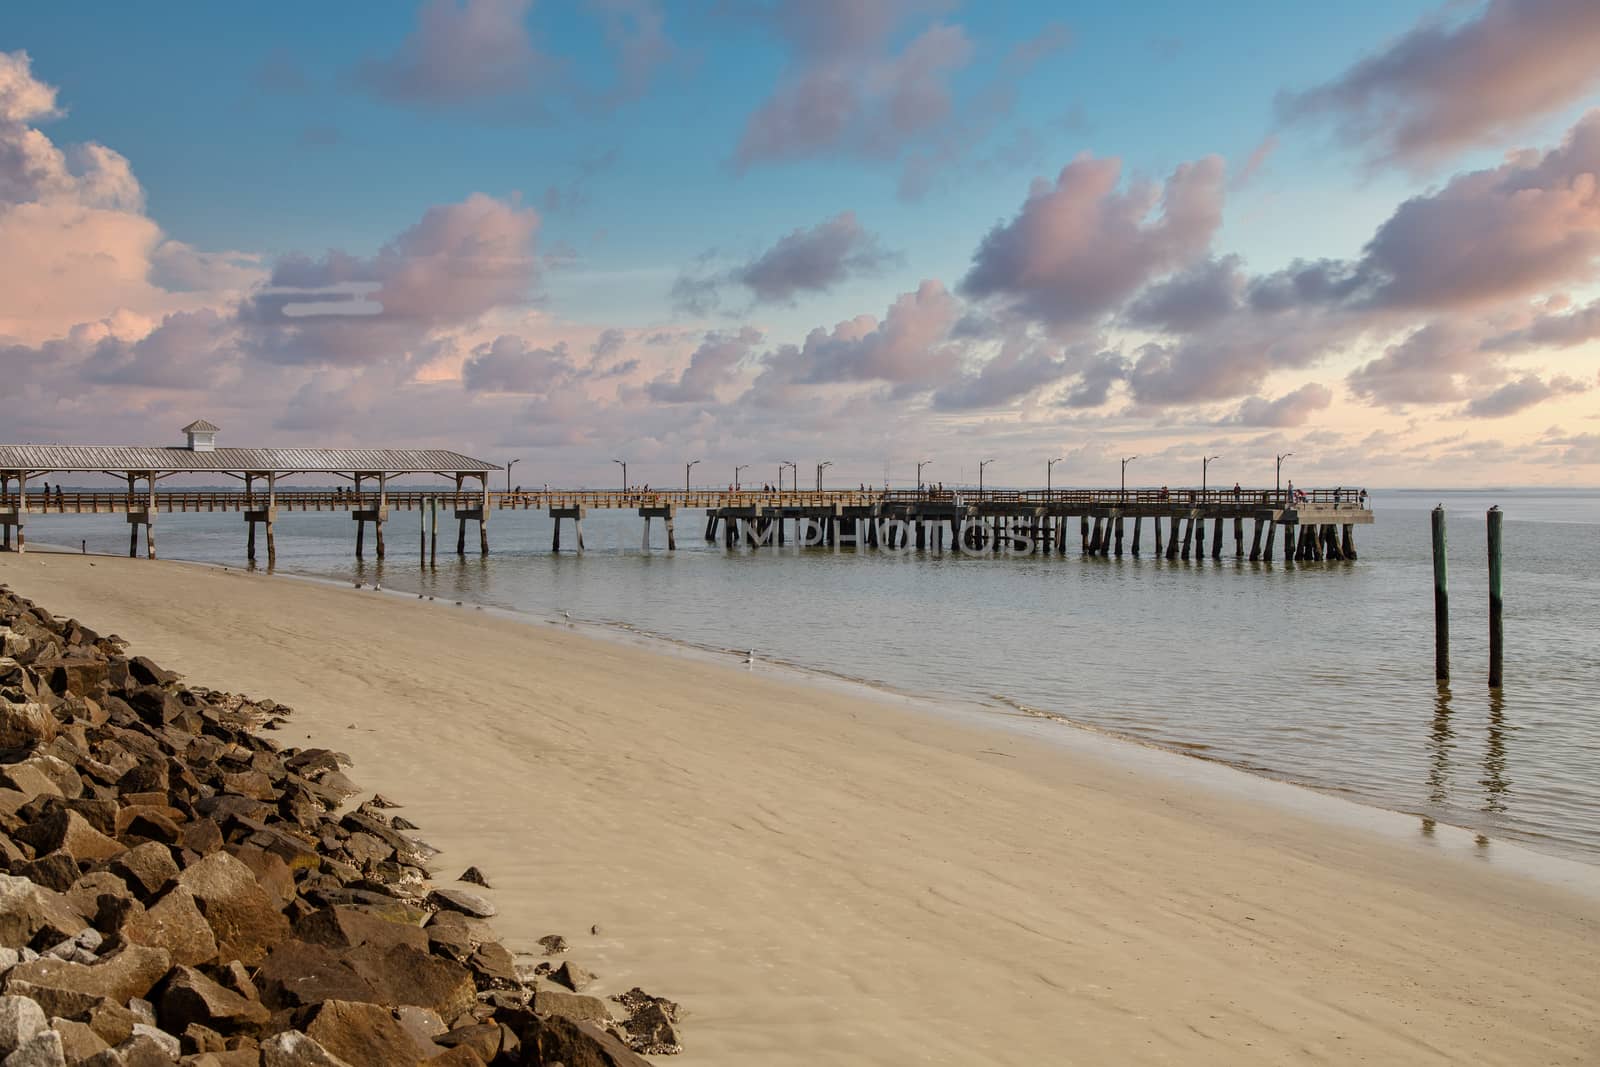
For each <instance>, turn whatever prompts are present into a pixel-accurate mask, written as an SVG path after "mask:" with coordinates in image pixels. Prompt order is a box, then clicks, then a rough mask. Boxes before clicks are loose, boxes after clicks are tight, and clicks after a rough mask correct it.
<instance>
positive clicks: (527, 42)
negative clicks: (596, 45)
mask: <svg viewBox="0 0 1600 1067" xmlns="http://www.w3.org/2000/svg"><path fill="white" fill-rule="evenodd" d="M531 7H532V0H425V2H424V3H423V5H422V7H421V8H420V9H419V10H418V12H417V25H416V28H415V29H414V30H412V32H411V33H410V35H409V36H407V37H406V38H405V40H403V41H402V42H401V43H400V46H399V47H398V48H397V49H396V50H395V51H394V53H393V54H391V55H389V56H385V57H380V58H375V59H369V60H367V61H366V62H364V63H362V64H361V66H360V67H359V68H358V70H357V77H358V79H359V80H360V81H361V82H362V83H363V84H365V85H366V86H367V87H368V88H370V89H371V90H372V91H373V92H375V93H376V94H377V95H379V96H380V97H382V98H384V99H386V100H389V101H390V102H392V103H397V104H406V105H411V106H419V107H428V108H441V107H454V106H459V105H462V104H470V103H474V102H480V101H483V100H492V99H495V98H498V97H505V96H507V95H512V94H517V95H521V94H526V93H528V92H529V90H530V89H531V88H532V87H533V83H534V76H535V73H536V72H537V71H539V70H540V69H541V68H543V67H544V65H545V64H546V62H547V60H546V59H545V58H544V57H543V56H541V55H540V53H539V50H538V49H537V48H535V47H534V44H533V38H532V36H531V35H530V34H529V31H528V25H527V17H528V11H529V9H530V8H531Z"/></svg>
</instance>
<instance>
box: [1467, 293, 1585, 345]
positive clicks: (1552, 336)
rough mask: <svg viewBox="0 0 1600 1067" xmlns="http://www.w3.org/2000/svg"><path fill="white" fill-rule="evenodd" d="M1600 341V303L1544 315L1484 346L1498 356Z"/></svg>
mask: <svg viewBox="0 0 1600 1067" xmlns="http://www.w3.org/2000/svg"><path fill="white" fill-rule="evenodd" d="M1597 337H1600V300H1595V301H1592V302H1591V303H1589V304H1587V305H1585V306H1584V307H1581V308H1579V309H1577V310H1576V311H1569V312H1566V313H1565V314H1555V315H1552V314H1542V315H1539V316H1538V317H1537V318H1535V319H1534V320H1533V321H1532V322H1531V323H1529V324H1528V325H1526V326H1523V327H1521V328H1520V329H1516V330H1509V331H1507V332H1505V333H1503V334H1500V335H1498V336H1495V337H1490V338H1488V339H1487V340H1485V341H1484V342H1483V347H1484V348H1485V349H1487V350H1490V351H1496V352H1525V351H1528V350H1529V349H1534V348H1571V347H1573V346H1574V345H1581V344H1584V343H1585V342H1587V341H1592V340H1594V339H1595V338H1597Z"/></svg>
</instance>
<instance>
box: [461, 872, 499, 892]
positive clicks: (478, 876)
mask: <svg viewBox="0 0 1600 1067" xmlns="http://www.w3.org/2000/svg"><path fill="white" fill-rule="evenodd" d="M456 881H458V882H470V883H472V884H473V885H481V886H483V888H485V889H493V888H494V887H493V886H491V885H490V884H489V879H487V878H485V877H484V876H483V872H482V871H480V870H478V868H476V867H468V868H467V869H466V870H464V871H462V872H461V874H460V876H459V877H458V878H456Z"/></svg>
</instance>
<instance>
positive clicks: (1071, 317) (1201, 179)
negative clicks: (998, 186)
mask: <svg viewBox="0 0 1600 1067" xmlns="http://www.w3.org/2000/svg"><path fill="white" fill-rule="evenodd" d="M1121 176H1122V163H1121V161H1120V160H1117V159H1110V158H1108V159H1095V158H1092V157H1089V156H1081V157H1079V158H1078V159H1076V160H1074V161H1073V162H1071V163H1069V164H1068V165H1067V166H1065V167H1063V168H1062V170H1061V173H1060V175H1059V176H1058V177H1057V178H1056V182H1055V184H1054V185H1053V186H1052V185H1051V184H1050V183H1048V182H1046V181H1043V180H1036V181H1035V182H1034V184H1033V187H1032V189H1031V191H1030V192H1029V194H1028V199H1027V201H1026V202H1025V203H1024V204H1023V206H1022V209H1021V211H1019V212H1018V214H1017V216H1016V217H1015V218H1014V219H1012V220H1011V221H1010V222H1008V223H1003V224H1000V225H997V226H995V228H994V229H992V230H990V231H989V233H988V235H987V236H985V237H984V239H983V242H982V243H981V244H980V245H979V247H978V250H977V252H976V254H975V255H974V256H973V261H972V267H971V269H970V270H969V271H968V272H967V275H966V277H965V278H964V279H963V280H962V282H961V286H960V288H961V292H962V293H963V294H965V295H967V296H970V297H974V298H979V299H985V298H994V299H998V300H1001V301H1005V302H1009V303H1011V304H1013V305H1014V306H1015V307H1016V308H1017V309H1018V310H1020V311H1022V312H1023V313H1025V314H1027V315H1030V316H1032V317H1033V318H1036V319H1039V320H1041V321H1043V322H1046V323H1049V324H1052V325H1056V326H1060V325H1067V324H1072V323H1079V322H1083V321H1086V320H1091V319H1094V318H1096V317H1098V316H1100V315H1103V314H1105V313H1106V312H1108V311H1110V310H1112V309H1113V308H1114V307H1116V305H1117V304H1119V303H1120V302H1121V301H1122V300H1124V299H1126V298H1127V297H1128V296H1129V295H1130V294H1132V293H1133V292H1134V291H1135V290H1137V289H1138V288H1139V287H1140V286H1141V285H1143V284H1144V283H1146V282H1147V281H1149V280H1150V279H1151V278H1153V277H1158V276H1160V275H1162V274H1165V273H1166V272H1168V271H1170V270H1173V269H1176V268H1179V267H1182V266H1184V265H1186V264H1188V263H1190V262H1192V261H1193V260H1195V259H1197V258H1199V257H1200V256H1203V255H1204V254H1205V252H1206V249H1207V247H1208V246H1209V244H1210V242H1211V237H1212V235H1213V234H1214V233H1215V232H1216V229H1217V227H1218V225H1219V224H1220V223H1221V221H1222V177H1223V165H1222V160H1221V159H1220V158H1218V157H1215V156H1208V157H1206V158H1205V159H1201V160H1198V161H1196V162H1194V163H1185V164H1183V165H1182V166H1180V167H1178V168H1177V169H1176V170H1174V171H1173V173H1172V175H1171V176H1170V177H1169V178H1168V179H1167V181H1166V182H1165V184H1164V185H1163V184H1159V183H1155V182H1148V181H1143V182H1136V183H1134V184H1133V185H1131V186H1130V187H1128V188H1127V189H1122V190H1119V188H1118V186H1119V183H1120V180H1121ZM1158 209H1159V211H1158Z"/></svg>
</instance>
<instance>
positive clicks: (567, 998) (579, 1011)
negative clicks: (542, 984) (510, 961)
mask: <svg viewBox="0 0 1600 1067" xmlns="http://www.w3.org/2000/svg"><path fill="white" fill-rule="evenodd" d="M532 1006H533V1010H534V1011H536V1012H538V1013H539V1014H540V1015H559V1016H561V1017H562V1018H563V1019H571V1020H573V1021H574V1022H592V1023H608V1022H610V1021H611V1012H610V1010H609V1009H608V1008H607V1007H606V1002H605V1001H603V1000H601V999H600V998H599V997H589V996H584V995H583V994H582V993H563V992H562V991H561V990H559V989H540V990H538V991H537V992H535V993H534V994H533V1005H532Z"/></svg>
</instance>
